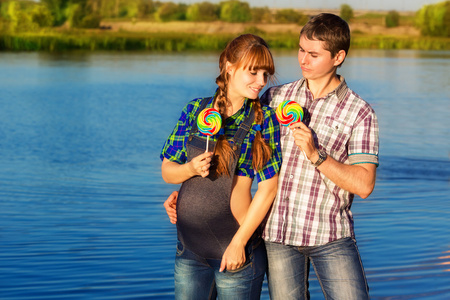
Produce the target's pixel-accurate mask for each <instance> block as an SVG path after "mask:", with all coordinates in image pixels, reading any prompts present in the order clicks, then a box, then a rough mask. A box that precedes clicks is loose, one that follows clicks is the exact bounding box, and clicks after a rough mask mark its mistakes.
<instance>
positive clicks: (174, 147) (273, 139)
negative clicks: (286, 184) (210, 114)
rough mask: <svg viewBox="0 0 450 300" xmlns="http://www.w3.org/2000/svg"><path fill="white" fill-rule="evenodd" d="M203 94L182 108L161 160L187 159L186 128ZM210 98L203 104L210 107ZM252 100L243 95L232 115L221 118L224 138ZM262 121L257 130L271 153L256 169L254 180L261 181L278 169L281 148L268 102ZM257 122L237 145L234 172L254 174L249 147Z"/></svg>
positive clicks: (239, 120) (277, 130)
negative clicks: (240, 105)
mask: <svg viewBox="0 0 450 300" xmlns="http://www.w3.org/2000/svg"><path fill="white" fill-rule="evenodd" d="M202 100H203V98H197V99H194V100H192V101H190V102H189V103H188V104H187V105H186V106H185V107H184V109H183V111H182V113H181V116H180V118H179V120H178V122H177V124H176V125H175V128H174V129H173V131H172V133H171V134H170V136H169V138H168V139H167V141H166V143H165V144H164V146H163V149H162V151H161V160H162V159H163V158H167V159H168V160H170V161H174V162H177V163H180V164H183V163H185V162H186V161H187V157H186V155H187V151H186V144H187V141H188V137H189V132H190V130H191V128H192V125H193V124H194V122H196V121H197V120H196V119H195V114H196V112H197V110H198V109H199V107H200V103H201V101H202ZM212 101H213V100H212V99H211V100H210V102H209V103H208V105H207V106H206V107H207V108H209V107H212ZM252 106H253V104H252V102H251V101H248V99H245V102H244V105H243V106H242V107H241V109H240V110H238V111H237V112H236V113H235V114H234V115H233V116H230V117H229V118H227V119H226V120H224V121H223V122H224V126H222V127H224V128H225V135H226V137H227V139H228V140H230V139H231V138H232V137H233V136H234V134H235V133H236V131H237V130H238V128H239V126H240V124H241V123H242V122H243V120H244V118H245V117H246V116H248V115H249V114H250V112H251V109H252ZM262 111H263V117H264V122H263V124H262V125H261V129H260V130H261V134H262V137H263V138H264V139H265V141H266V142H267V143H268V145H269V146H270V147H271V149H272V157H271V158H270V160H269V161H268V162H267V164H266V165H265V166H264V167H263V169H262V170H260V171H259V172H257V173H256V177H257V181H258V182H260V181H263V180H266V179H269V178H271V177H273V176H274V175H275V174H277V173H278V171H279V170H280V167H281V148H280V142H279V141H280V126H279V123H278V120H277V119H276V115H275V111H274V110H273V109H272V108H270V107H269V106H266V105H263V106H262ZM257 127H258V126H255V123H253V126H252V128H251V129H250V131H249V132H248V133H247V135H246V137H245V139H244V142H243V143H242V147H241V155H240V157H239V161H238V166H237V170H236V175H238V176H247V177H250V178H252V179H253V178H254V176H255V171H254V170H253V168H252V158H253V156H252V151H251V146H252V142H253V140H254V138H255V134H256V130H257V129H258V128H257ZM196 135H198V136H200V137H202V138H204V139H206V136H205V135H203V134H202V133H200V132H197V133H196ZM217 138H218V135H214V136H211V137H210V139H211V140H213V141H216V140H217Z"/></svg>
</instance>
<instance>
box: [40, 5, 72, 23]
mask: <svg viewBox="0 0 450 300" xmlns="http://www.w3.org/2000/svg"><path fill="white" fill-rule="evenodd" d="M41 3H43V4H45V5H46V7H47V8H48V9H49V10H50V13H51V15H52V16H53V25H62V24H63V23H64V22H65V21H66V19H67V18H66V14H65V10H66V8H67V6H68V4H69V0H41Z"/></svg>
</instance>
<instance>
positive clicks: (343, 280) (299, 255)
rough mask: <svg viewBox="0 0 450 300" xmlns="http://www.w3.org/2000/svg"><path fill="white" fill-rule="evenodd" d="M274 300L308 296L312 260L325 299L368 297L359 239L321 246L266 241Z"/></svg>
mask: <svg viewBox="0 0 450 300" xmlns="http://www.w3.org/2000/svg"><path fill="white" fill-rule="evenodd" d="M265 244H266V249H267V258H268V265H269V266H268V281H269V293H270V299H271V300H287V299H295V300H299V299H309V292H308V276H309V268H310V262H311V264H312V265H313V267H314V271H315V273H316V275H317V278H318V280H319V283H320V286H321V287H322V291H323V294H324V296H325V299H336V300H351V299H355V300H362V299H369V287H368V285H367V281H366V277H365V275H364V269H363V265H362V263H361V258H360V256H359V252H358V248H357V246H356V241H355V240H354V239H352V238H343V239H340V240H337V241H333V242H331V243H328V244H326V245H323V246H318V247H294V246H288V245H282V244H278V243H270V242H266V243H265Z"/></svg>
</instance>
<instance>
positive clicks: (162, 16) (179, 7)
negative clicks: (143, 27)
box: [155, 2, 187, 22]
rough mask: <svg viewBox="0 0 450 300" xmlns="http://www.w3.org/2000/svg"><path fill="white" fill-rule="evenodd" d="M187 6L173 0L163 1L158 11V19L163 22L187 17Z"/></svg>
mask: <svg viewBox="0 0 450 300" xmlns="http://www.w3.org/2000/svg"><path fill="white" fill-rule="evenodd" d="M186 10H187V6H186V5H185V4H175V3H173V2H166V3H163V4H162V5H161V6H160V7H159V8H158V10H157V11H156V13H155V15H156V19H157V20H158V21H161V22H168V21H177V20H185V19H186Z"/></svg>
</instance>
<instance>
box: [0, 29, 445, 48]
mask: <svg viewBox="0 0 450 300" xmlns="http://www.w3.org/2000/svg"><path fill="white" fill-rule="evenodd" d="M248 31H252V30H251V29H250V30H248ZM254 33H257V34H259V35H261V36H262V37H263V38H265V39H266V40H267V42H268V43H269V45H270V46H271V48H272V49H296V48H297V47H298V34H297V33H282V34H279V33H264V32H254ZM235 36H236V35H235V34H230V33H222V34H217V33H215V34H203V33H198V34H192V33H183V32H170V33H169V32H147V33H144V32H109V31H67V32H61V31H47V32H40V33H16V34H1V35H0V51H51V52H53V51H66V50H91V51H93V50H119V51H126V50H145V51H164V52H181V51H190V50H195V51H205V50H209V51H216V50H222V49H223V48H224V47H225V45H226V43H227V42H228V41H229V40H230V39H232V38H233V37H235ZM352 48H353V49H355V48H360V49H417V50H450V38H431V37H408V36H382V35H364V34H354V35H353V39H352Z"/></svg>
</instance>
